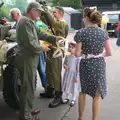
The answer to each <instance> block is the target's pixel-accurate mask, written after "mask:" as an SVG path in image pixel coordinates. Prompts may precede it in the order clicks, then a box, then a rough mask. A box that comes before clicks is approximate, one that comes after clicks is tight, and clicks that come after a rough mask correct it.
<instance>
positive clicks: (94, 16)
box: [84, 7, 102, 24]
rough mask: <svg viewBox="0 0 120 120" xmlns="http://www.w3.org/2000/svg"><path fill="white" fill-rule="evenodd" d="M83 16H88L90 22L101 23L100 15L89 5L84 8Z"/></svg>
mask: <svg viewBox="0 0 120 120" xmlns="http://www.w3.org/2000/svg"><path fill="white" fill-rule="evenodd" d="M84 17H88V18H89V20H90V22H92V23H94V24H101V21H102V15H101V14H100V13H99V12H98V11H97V10H95V9H90V8H89V7H87V8H85V9H84Z"/></svg>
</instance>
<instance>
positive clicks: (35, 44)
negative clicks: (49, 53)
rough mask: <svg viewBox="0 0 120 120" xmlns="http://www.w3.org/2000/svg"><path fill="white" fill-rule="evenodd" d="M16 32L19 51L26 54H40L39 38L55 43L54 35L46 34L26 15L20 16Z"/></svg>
mask: <svg viewBox="0 0 120 120" xmlns="http://www.w3.org/2000/svg"><path fill="white" fill-rule="evenodd" d="M16 34H17V35H16V36H17V42H18V45H19V47H20V51H21V52H22V53H24V54H27V55H28V54H37V55H39V54H40V51H41V49H42V45H41V44H40V42H39V40H44V41H47V42H50V43H52V44H53V45H55V44H56V38H55V36H52V35H48V34H47V33H45V32H42V31H40V29H39V28H37V27H36V25H35V24H34V22H33V21H32V20H31V19H30V18H29V17H26V16H22V17H21V19H20V21H19V22H18V24H17V29H16Z"/></svg>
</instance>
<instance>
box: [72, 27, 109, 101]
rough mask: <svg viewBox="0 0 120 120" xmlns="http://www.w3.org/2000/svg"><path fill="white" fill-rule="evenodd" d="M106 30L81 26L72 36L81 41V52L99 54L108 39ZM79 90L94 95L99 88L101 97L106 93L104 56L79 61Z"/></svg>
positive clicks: (78, 41)
mask: <svg viewBox="0 0 120 120" xmlns="http://www.w3.org/2000/svg"><path fill="white" fill-rule="evenodd" d="M108 39H109V37H108V34H107V32H105V31H103V30H102V29H101V28H99V27H94V28H93V27H91V28H83V29H81V30H79V31H78V32H77V33H76V35H75V36H74V40H75V41H76V42H77V43H80V42H82V53H83V54H85V55H87V54H93V55H99V54H100V53H102V52H103V50H104V43H105V41H106V40H108ZM80 82H81V92H82V93H83V94H88V95H90V96H91V97H93V98H94V97H95V93H96V90H97V89H99V92H100V95H101V98H102V99H103V98H104V97H105V96H106V94H107V81H106V63H105V60H104V57H99V58H90V59H81V62H80Z"/></svg>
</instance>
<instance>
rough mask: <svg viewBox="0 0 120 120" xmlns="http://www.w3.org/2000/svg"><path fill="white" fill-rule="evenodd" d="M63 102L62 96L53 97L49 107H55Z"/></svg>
mask: <svg viewBox="0 0 120 120" xmlns="http://www.w3.org/2000/svg"><path fill="white" fill-rule="evenodd" d="M61 104H63V101H62V97H61V96H59V97H55V98H54V100H53V101H52V102H51V103H50V104H49V106H48V107H49V108H55V107H58V106H59V105H61Z"/></svg>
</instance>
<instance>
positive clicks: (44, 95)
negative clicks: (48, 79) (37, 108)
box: [40, 86, 55, 98]
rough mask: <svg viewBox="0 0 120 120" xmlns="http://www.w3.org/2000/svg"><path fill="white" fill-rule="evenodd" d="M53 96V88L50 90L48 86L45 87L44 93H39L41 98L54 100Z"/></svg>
mask: <svg viewBox="0 0 120 120" xmlns="http://www.w3.org/2000/svg"><path fill="white" fill-rule="evenodd" d="M54 96H55V95H54V88H51V87H50V86H48V87H47V89H46V90H45V93H40V97H42V98H54Z"/></svg>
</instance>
